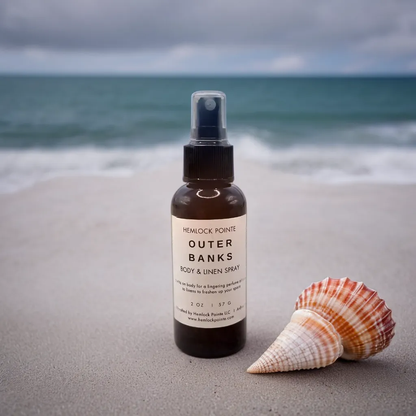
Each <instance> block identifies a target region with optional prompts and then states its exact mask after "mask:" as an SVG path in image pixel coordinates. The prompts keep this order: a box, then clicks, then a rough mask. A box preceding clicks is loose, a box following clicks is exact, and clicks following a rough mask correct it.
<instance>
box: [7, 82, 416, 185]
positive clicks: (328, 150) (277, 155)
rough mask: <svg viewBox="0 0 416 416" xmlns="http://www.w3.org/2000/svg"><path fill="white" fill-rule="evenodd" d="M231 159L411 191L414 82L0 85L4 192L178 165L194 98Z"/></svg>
mask: <svg viewBox="0 0 416 416" xmlns="http://www.w3.org/2000/svg"><path fill="white" fill-rule="evenodd" d="M202 89H207V90H222V91H224V92H225V93H226V94H227V100H228V102H227V110H228V120H229V124H228V126H227V127H228V132H229V136H230V140H232V142H233V144H234V145H235V148H236V151H237V149H238V153H239V154H238V158H239V160H240V158H241V159H246V160H250V161H253V162H255V163H256V162H257V163H260V164H262V165H268V166H269V167H271V168H272V169H275V170H276V171H279V172H284V173H291V174H294V175H297V176H299V177H302V178H307V179H312V180H315V181H320V182H326V183H334V184H340V183H352V182H373V183H374V182H376V183H393V184H405V183H416V98H415V97H416V78H415V77H375V78H372V77H364V78H356V77H312V78H304V77H288V78H281V77H212V78H205V77H92V76H89V77H77V76H74V77H63V76H59V77H58V76H57V77H47V76H39V77H35V76H34V77H31V76H23V77H13V76H0V192H1V193H5V192H14V191H16V190H19V189H22V188H25V187H28V186H30V185H32V184H33V183H36V182H39V181H43V180H46V179H49V178H52V177H56V176H70V175H111V176H130V175H133V174H134V173H136V172H140V171H143V170H149V169H159V168H161V167H162V166H164V165H166V164H167V163H171V162H173V161H176V160H177V161H180V160H181V158H182V143H183V142H184V141H187V139H188V137H189V130H190V120H189V104H190V103H189V97H190V96H191V94H192V92H194V91H196V90H202Z"/></svg>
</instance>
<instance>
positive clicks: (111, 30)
mask: <svg viewBox="0 0 416 416" xmlns="http://www.w3.org/2000/svg"><path fill="white" fill-rule="evenodd" d="M397 43H399V44H398V45H397ZM181 44H198V45H207V46H241V47H257V46H268V47H270V46H271V47H275V48H276V49H279V50H281V51H286V52H288V51H289V52H290V51H293V50H296V51H301V52H316V51H321V50H328V49H330V50H334V49H337V48H339V49H340V50H341V52H345V50H343V49H344V48H352V49H354V48H355V49H357V50H361V51H363V53H374V54H383V53H386V54H393V55H394V54H395V53H397V54H405V55H406V54H411V53H412V52H414V53H415V54H416V2H415V0H314V1H313V0H310V1H305V0H229V1H224V0H211V1H210V0H205V1H203V2H202V1H195V0H193V1H188V0H139V1H138V0H71V1H69V2H64V1H59V0H0V45H1V46H3V47H6V48H11V49H21V48H30V47H37V48H44V49H51V50H75V51H77V50H78V51H82V50H86V51H90V50H97V51H99V50H144V49H154V48H171V47H173V46H175V45H181ZM383 45H386V47H385V48H383ZM396 45H397V47H396ZM401 45H406V47H404V48H403V47H401Z"/></svg>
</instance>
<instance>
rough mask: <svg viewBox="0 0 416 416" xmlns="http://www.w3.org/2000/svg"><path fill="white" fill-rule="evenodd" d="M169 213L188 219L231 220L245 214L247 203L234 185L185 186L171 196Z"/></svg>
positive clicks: (240, 191)
mask: <svg viewBox="0 0 416 416" xmlns="http://www.w3.org/2000/svg"><path fill="white" fill-rule="evenodd" d="M171 213H172V215H174V216H177V217H179V218H188V219H221V218H233V217H238V216H241V215H244V214H246V213H247V202H246V198H245V196H244V193H243V192H242V190H241V189H240V188H239V187H238V186H237V185H234V184H227V185H226V186H218V187H213V186H209V187H206V186H204V184H200V185H198V184H185V185H183V186H181V187H180V188H179V189H178V190H177V191H176V192H175V194H174V195H173V198H172V205H171Z"/></svg>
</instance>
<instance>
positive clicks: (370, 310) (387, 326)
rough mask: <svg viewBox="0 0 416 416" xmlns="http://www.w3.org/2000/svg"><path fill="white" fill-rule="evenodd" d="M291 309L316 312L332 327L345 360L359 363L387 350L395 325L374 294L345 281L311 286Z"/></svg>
mask: <svg viewBox="0 0 416 416" xmlns="http://www.w3.org/2000/svg"><path fill="white" fill-rule="evenodd" d="M295 309H296V310H298V309H308V310H311V311H314V312H316V313H317V314H319V315H320V316H322V317H323V318H325V319H326V320H328V321H329V322H331V324H332V325H333V326H334V328H335V329H336V331H337V332H338V334H339V335H340V337H341V341H342V345H343V347H344V353H343V354H342V356H341V357H342V358H345V359H347V360H362V359H364V358H368V357H371V356H372V355H374V354H377V353H379V352H380V351H382V350H383V349H385V348H386V347H388V346H389V344H390V342H391V340H392V338H393V336H394V327H395V325H396V324H395V322H394V321H393V319H392V316H391V310H390V309H389V308H388V307H387V305H386V302H385V301H384V300H382V299H380V297H379V296H378V294H377V292H376V291H375V290H372V289H369V288H368V287H367V286H366V285H365V284H364V283H362V282H354V281H352V280H350V279H349V278H348V277H344V278H343V279H331V278H330V277H327V278H326V279H324V280H322V281H321V282H317V283H313V284H312V285H310V286H309V287H308V288H307V289H305V290H304V291H303V292H302V294H301V295H300V296H299V298H298V300H297V301H296V306H295Z"/></svg>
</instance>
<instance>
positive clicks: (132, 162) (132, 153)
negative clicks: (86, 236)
mask: <svg viewBox="0 0 416 416" xmlns="http://www.w3.org/2000/svg"><path fill="white" fill-rule="evenodd" d="M413 127H414V129H415V131H414V132H413V130H412V127H411V126H407V127H406V132H405V133H404V136H403V137H405V140H407V142H406V144H408V141H409V140H410V139H411V138H412V137H413V136H412V135H413V134H416V124H415V125H414V126H413ZM378 128H379V131H378V132H377V133H376V134H377V136H378V137H380V136H381V133H380V131H382V132H384V133H385V134H386V135H388V136H389V138H390V137H393V136H394V132H395V133H397V131H393V133H392V132H390V130H389V129H390V127H389V126H384V127H378ZM361 132H362V131H361ZM259 135H260V136H263V137H264V135H261V134H256V133H253V134H238V135H236V134H233V135H232V137H231V141H232V142H233V144H234V145H235V154H236V157H237V158H241V159H243V160H244V159H245V160H249V161H254V162H258V163H261V164H265V165H267V166H269V167H271V168H273V169H275V170H277V171H280V172H285V173H292V174H295V175H298V176H300V177H302V178H308V179H312V180H316V181H319V182H325V183H334V184H340V183H354V182H368V183H389V184H410V183H416V147H409V146H406V147H405V146H400V145H399V146H390V145H380V143H379V144H378V145H377V146H371V147H370V146H363V145H348V146H347V145H333V146H328V145H296V146H289V147H275V146H272V145H270V144H267V143H266V142H265V141H264V140H260V139H259V138H258V136H259ZM389 140H390V139H389ZM397 140H402V139H400V138H399V139H397ZM185 142H186V139H183V140H181V141H177V142H175V143H171V144H165V145H158V146H154V147H149V148H112V149H108V148H94V147H82V148H81V147H80V148H68V149H58V150H48V149H24V150H17V149H10V150H6V149H3V150H0V193H10V192H15V191H17V190H19V189H23V188H27V187H29V186H31V185H33V184H34V183H36V182H40V181H44V180H47V179H50V178H53V177H57V176H75V175H76V176H78V175H106V176H130V175H133V174H134V173H135V172H139V171H143V170H152V169H158V168H160V167H161V166H163V165H165V164H167V163H170V162H173V161H175V160H181V158H182V145H183V144H184V143H185Z"/></svg>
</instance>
